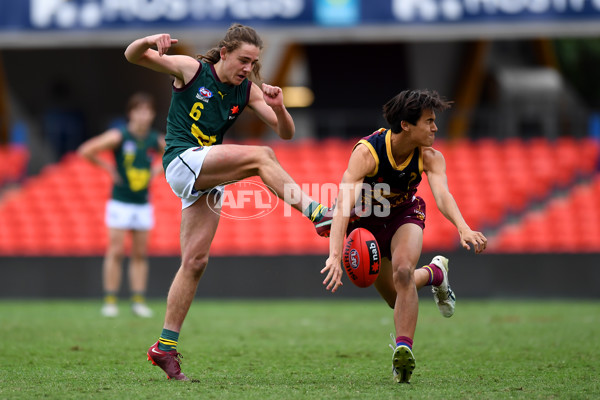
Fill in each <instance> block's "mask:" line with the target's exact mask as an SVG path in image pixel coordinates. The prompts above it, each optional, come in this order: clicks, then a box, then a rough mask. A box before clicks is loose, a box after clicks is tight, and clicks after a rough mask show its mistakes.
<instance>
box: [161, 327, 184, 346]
mask: <svg viewBox="0 0 600 400" xmlns="http://www.w3.org/2000/svg"><path fill="white" fill-rule="evenodd" d="M178 340H179V332H174V331H170V330H168V329H163V330H162V333H161V335H160V338H159V339H158V349H159V350H162V351H171V350H177V341H178Z"/></svg>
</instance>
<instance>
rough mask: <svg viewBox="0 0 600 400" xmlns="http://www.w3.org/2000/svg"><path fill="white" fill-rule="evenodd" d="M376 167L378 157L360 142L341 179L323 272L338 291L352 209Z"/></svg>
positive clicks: (340, 283) (327, 280)
mask: <svg viewBox="0 0 600 400" xmlns="http://www.w3.org/2000/svg"><path fill="white" fill-rule="evenodd" d="M374 169H375V159H374V158H373V156H372V155H371V152H370V151H369V149H367V147H366V146H364V145H358V146H357V147H356V148H355V149H354V151H353V152H352V155H351V156H350V161H349V162H348V168H347V169H346V171H345V172H344V175H343V177H342V182H341V184H340V188H339V191H338V196H337V203H336V206H335V210H334V213H333V220H332V222H331V233H330V236H329V258H327V260H326V261H325V268H323V269H322V270H321V274H324V273H327V275H326V276H325V279H324V280H323V285H326V289H327V290H331V292H332V293H335V292H336V291H337V289H338V288H339V287H340V286H342V276H343V274H344V273H343V271H342V264H341V261H342V248H343V247H344V238H345V237H346V229H347V228H348V221H349V220H350V212H351V210H352V208H353V207H354V205H355V204H356V200H357V199H358V196H360V192H361V188H362V183H363V181H364V179H365V176H367V174H369V173H370V172H372V171H373V170H374Z"/></svg>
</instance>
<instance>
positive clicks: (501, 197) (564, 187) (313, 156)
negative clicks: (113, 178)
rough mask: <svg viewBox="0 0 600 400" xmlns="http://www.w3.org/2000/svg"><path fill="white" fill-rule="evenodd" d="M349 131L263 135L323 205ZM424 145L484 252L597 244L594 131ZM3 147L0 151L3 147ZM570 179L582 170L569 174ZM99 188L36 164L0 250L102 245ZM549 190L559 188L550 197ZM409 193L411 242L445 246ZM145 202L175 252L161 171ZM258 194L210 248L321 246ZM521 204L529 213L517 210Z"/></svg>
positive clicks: (585, 248)
mask: <svg viewBox="0 0 600 400" xmlns="http://www.w3.org/2000/svg"><path fill="white" fill-rule="evenodd" d="M357 140H358V138H353V139H347V140H346V139H337V138H336V139H327V140H323V141H316V140H312V139H310V140H308V139H300V140H298V141H295V142H281V141H277V142H273V143H272V144H269V145H270V146H271V147H272V148H273V150H274V151H275V154H276V156H277V158H278V160H279V161H280V163H281V164H282V166H283V167H284V168H285V169H286V170H287V171H288V172H289V174H290V175H291V176H292V178H293V179H294V180H295V181H296V182H297V183H298V184H300V185H301V187H302V188H303V189H304V190H305V191H307V192H308V193H309V194H310V195H311V197H313V198H315V199H317V200H319V201H321V202H323V203H325V204H326V205H331V203H332V202H333V201H334V199H335V197H336V195H337V185H338V183H339V181H340V180H341V177H342V174H343V172H344V170H345V169H346V166H347V162H348V157H349V155H350V153H351V151H352V148H353V146H354V145H355V143H356V142H357ZM435 147H436V148H437V149H439V150H442V151H443V153H444V156H445V159H446V163H447V171H448V184H449V187H450V190H451V191H452V193H453V194H454V196H455V198H456V200H457V202H458V204H459V206H460V208H461V211H462V212H463V215H464V217H465V219H466V220H467V222H468V223H469V224H470V225H471V227H472V228H473V229H477V230H483V231H484V233H485V232H486V231H487V230H488V229H493V231H492V232H496V234H494V235H490V236H491V241H490V250H491V251H496V252H549V251H562V252H574V251H580V252H590V251H600V203H599V201H600V200H599V199H600V176H599V175H598V174H597V173H596V171H597V168H598V166H599V164H598V158H599V156H600V146H599V145H598V142H597V141H596V140H593V139H573V138H560V139H557V140H554V141H550V140H545V139H527V140H524V139H516V138H511V139H505V140H493V139H480V140H473V141H471V140H467V139H460V140H456V141H446V140H443V139H440V140H438V141H436V144H435ZM5 151H6V150H5V149H4V148H2V149H0V153H1V155H2V156H3V157H4V154H5ZM103 156H106V157H109V156H108V155H103ZM21 157H23V155H22V154H21ZM3 159H4V158H3ZM25 159H27V156H26V155H25ZM2 164H3V165H2V166H1V167H0V168H2V170H1V171H0V175H2V174H6V168H5V167H6V165H5V164H8V163H2ZM15 164H18V163H15ZM20 165H21V166H23V165H25V164H24V163H23V161H21V164H20ZM22 168H23V167H21V170H22ZM3 176H4V175H3ZM582 178H583V179H591V180H590V182H589V183H587V184H585V183H584V184H576V183H577V181H578V180H580V179H582ZM253 181H254V182H258V183H260V180H257V179H256V178H254V180H253ZM2 182H3V181H2V180H0V185H1V184H2ZM110 187H111V183H110V178H109V177H108V176H107V174H106V173H104V172H103V171H102V170H100V169H99V168H97V167H95V166H93V165H91V164H90V163H88V162H86V161H85V160H83V159H81V158H80V157H79V156H77V155H76V154H68V155H66V156H65V157H63V159H62V160H61V161H60V162H59V163H57V164H54V165H50V166H47V167H45V168H44V169H43V170H42V172H41V173H40V174H38V175H37V176H33V177H30V178H28V179H26V180H24V182H23V184H22V185H21V186H20V188H18V189H15V190H13V191H10V192H5V193H4V196H3V197H2V198H1V199H0V221H2V222H1V223H0V255H69V254H76V255H102V254H103V253H104V249H105V246H106V240H107V239H106V228H105V226H104V208H105V203H106V200H107V199H108V197H109V195H110ZM556 189H559V190H561V191H562V192H563V193H565V197H564V198H562V199H561V198H558V199H555V198H554V193H555V192H554V191H555V190H556ZM228 190H229V191H231V193H232V195H233V196H236V190H239V187H238V188H236V185H230V186H228ZM418 195H419V196H422V197H423V198H424V199H425V201H426V203H427V206H428V208H427V222H426V229H425V232H424V243H423V250H424V251H436V250H440V251H442V250H444V251H451V250H453V249H457V248H458V246H459V243H458V234H457V233H456V229H455V228H454V226H452V224H450V223H449V222H448V221H447V220H445V218H444V217H443V216H442V215H441V213H440V212H439V211H438V210H437V207H436V205H435V202H434V200H433V195H432V194H431V191H430V189H429V187H428V184H427V177H426V175H424V177H423V183H422V184H421V186H420V188H419V192H418ZM151 201H152V203H153V204H154V209H155V221H156V229H154V230H153V232H152V233H151V236H150V252H151V254H153V255H178V254H179V252H180V250H179V224H180V221H181V202H180V200H179V199H178V198H177V197H176V196H175V195H174V194H173V193H172V191H171V189H170V187H169V185H168V184H167V183H166V181H165V179H164V176H160V177H157V178H156V179H155V180H154V181H153V182H152V186H151ZM269 201H270V202H271V203H269V204H270V205H269V210H270V207H271V206H272V205H273V204H275V203H276V202H277V201H278V203H277V204H278V205H277V206H276V207H275V208H274V209H273V210H272V211H271V212H270V213H268V214H267V215H263V216H261V217H260V218H252V217H253V216H256V215H257V213H258V212H259V211H261V210H262V211H264V209H261V210H258V209H257V208H256V207H254V206H253V205H252V204H251V203H252V202H249V203H247V204H244V205H243V206H242V207H238V208H235V209H233V210H231V209H230V210H229V211H230V212H231V214H232V215H229V216H225V215H223V216H222V217H221V221H220V225H219V229H218V231H217V233H216V236H215V239H214V241H213V243H212V248H211V254H212V255H213V256H215V255H220V256H225V255H239V256H242V255H275V254H321V255H326V254H327V252H328V243H329V242H328V240H327V239H324V238H321V237H318V236H317V235H316V234H315V232H314V227H313V226H312V224H311V223H310V222H308V221H307V219H306V218H305V217H304V216H302V215H301V214H300V213H298V212H297V211H295V210H291V213H290V212H287V213H286V210H287V211H289V208H286V207H287V206H284V205H283V203H282V202H281V201H280V200H277V199H276V198H275V197H274V196H272V197H271V198H270V200H269ZM532 205H535V206H536V207H535V208H536V210H537V211H534V212H531V211H528V210H529V209H530V208H531V206H532ZM224 211H226V208H224ZM509 217H510V218H509ZM241 218H247V219H241ZM515 218H516V219H515ZM513 221H516V222H513ZM557 227H559V228H557Z"/></svg>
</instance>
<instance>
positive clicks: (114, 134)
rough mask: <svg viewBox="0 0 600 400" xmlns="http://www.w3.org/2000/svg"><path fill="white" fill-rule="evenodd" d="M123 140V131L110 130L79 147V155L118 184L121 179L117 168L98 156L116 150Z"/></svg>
mask: <svg viewBox="0 0 600 400" xmlns="http://www.w3.org/2000/svg"><path fill="white" fill-rule="evenodd" d="M122 140H123V135H122V134H121V131H119V130H118V129H116V128H115V129H109V130H107V131H105V132H103V133H101V134H100V135H98V136H95V137H93V138H91V139H88V140H87V141H85V142H83V143H82V144H81V146H79V149H77V153H78V154H79V155H80V156H82V157H83V158H85V159H86V160H88V161H89V162H91V163H92V164H94V165H97V166H99V167H100V168H102V169H104V170H106V171H107V172H108V173H109V174H110V176H111V178H112V179H113V181H115V182H117V181H118V180H119V179H120V178H119V174H118V173H117V170H116V168H115V166H114V165H113V164H112V163H109V162H107V161H105V160H104V159H102V158H100V157H98V155H99V154H100V153H101V152H103V151H106V150H113V149H116V148H117V146H119V144H121V141H122Z"/></svg>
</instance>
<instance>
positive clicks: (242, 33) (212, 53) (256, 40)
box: [198, 23, 263, 81]
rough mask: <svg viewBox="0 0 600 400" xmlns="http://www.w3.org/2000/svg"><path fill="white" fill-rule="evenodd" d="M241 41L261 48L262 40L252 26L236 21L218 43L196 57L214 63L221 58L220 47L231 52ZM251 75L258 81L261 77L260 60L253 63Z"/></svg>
mask: <svg viewBox="0 0 600 400" xmlns="http://www.w3.org/2000/svg"><path fill="white" fill-rule="evenodd" d="M242 43H248V44H251V45H253V46H256V47H258V48H259V49H260V50H262V48H263V41H262V39H261V38H260V36H258V33H256V31H255V30H254V28H251V27H249V26H245V25H242V24H238V23H234V24H231V26H230V27H229V29H227V32H226V33H225V37H224V38H223V39H221V41H220V42H219V44H217V46H216V47H213V48H212V49H210V50H209V51H207V52H206V54H200V55H198V59H200V60H204V61H206V62H208V63H210V64H213V65H214V64H216V63H217V62H219V60H220V59H221V49H222V48H223V47H225V49H226V50H227V52H228V53H231V52H232V51H234V50H236V49H238V48H239V47H240V46H241V45H242ZM252 75H253V76H254V79H257V80H259V81H260V80H261V79H262V78H261V76H260V62H256V63H255V64H254V67H253V68H252Z"/></svg>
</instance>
